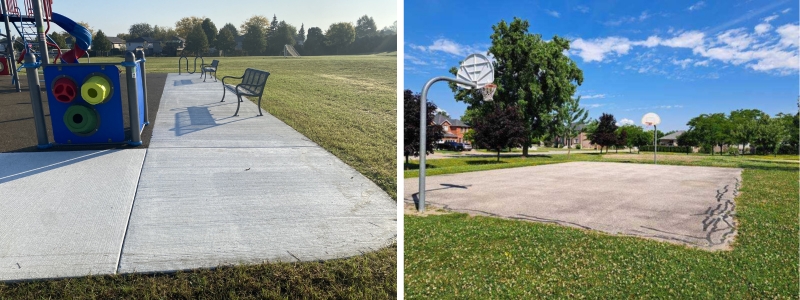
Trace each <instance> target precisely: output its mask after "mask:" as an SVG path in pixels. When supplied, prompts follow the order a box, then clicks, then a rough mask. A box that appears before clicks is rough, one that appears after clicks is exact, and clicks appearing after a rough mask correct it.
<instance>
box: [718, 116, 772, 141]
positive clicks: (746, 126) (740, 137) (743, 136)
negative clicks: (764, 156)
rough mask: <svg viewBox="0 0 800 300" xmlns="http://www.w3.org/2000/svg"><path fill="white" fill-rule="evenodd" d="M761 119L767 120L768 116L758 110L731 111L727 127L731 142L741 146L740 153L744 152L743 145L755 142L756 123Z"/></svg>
mask: <svg viewBox="0 0 800 300" xmlns="http://www.w3.org/2000/svg"><path fill="white" fill-rule="evenodd" d="M762 118H769V116H768V115H767V114H766V113H764V112H763V111H760V110H758V109H739V110H735V111H732V112H731V114H730V116H729V117H728V119H729V121H730V125H731V126H730V127H729V129H730V133H729V137H730V139H731V142H734V143H737V144H740V145H742V151H744V145H746V144H748V143H749V144H753V143H754V142H755V137H756V131H757V130H758V122H759V120H760V119H762Z"/></svg>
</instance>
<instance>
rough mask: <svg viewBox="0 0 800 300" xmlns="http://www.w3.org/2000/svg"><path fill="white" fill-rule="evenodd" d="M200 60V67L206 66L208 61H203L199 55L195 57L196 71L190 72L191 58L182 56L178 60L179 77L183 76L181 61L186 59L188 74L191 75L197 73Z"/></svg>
mask: <svg viewBox="0 0 800 300" xmlns="http://www.w3.org/2000/svg"><path fill="white" fill-rule="evenodd" d="M198 58H199V59H200V66H202V65H205V64H206V61H205V60H204V59H203V57H202V56H199V55H198V56H195V57H194V69H193V70H192V71H191V72H189V58H188V57H186V56H181V57H180V58H178V75H181V61H183V59H186V73H189V74H194V73H197V59H198Z"/></svg>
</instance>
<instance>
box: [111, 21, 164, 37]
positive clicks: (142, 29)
mask: <svg viewBox="0 0 800 300" xmlns="http://www.w3.org/2000/svg"><path fill="white" fill-rule="evenodd" d="M98 33H99V31H98ZM151 36H153V27H152V26H150V24H147V23H136V24H133V25H131V27H130V28H128V37H129V38H131V39H135V38H139V37H151Z"/></svg>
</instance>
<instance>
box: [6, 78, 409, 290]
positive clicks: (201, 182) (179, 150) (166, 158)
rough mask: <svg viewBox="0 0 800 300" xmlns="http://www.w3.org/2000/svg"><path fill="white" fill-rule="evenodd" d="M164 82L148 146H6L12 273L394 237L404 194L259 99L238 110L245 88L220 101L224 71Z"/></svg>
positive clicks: (194, 261)
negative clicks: (389, 189)
mask: <svg viewBox="0 0 800 300" xmlns="http://www.w3.org/2000/svg"><path fill="white" fill-rule="evenodd" d="M154 81H155V80H151V76H150V74H148V82H149V83H151V82H154ZM161 82H162V84H163V97H156V96H155V95H153V93H152V92H150V89H149V88H150V87H148V91H149V97H150V99H154V98H155V99H160V100H161V102H160V103H157V102H154V101H156V100H155V99H154V100H151V101H150V107H158V109H157V113H151V122H152V124H154V126H150V127H152V138H151V139H150V143H149V147H148V148H144V147H139V148H134V149H123V150H119V149H114V150H92V151H70V152H43V153H0V164H2V165H3V166H8V168H3V169H2V170H0V195H14V197H13V198H12V197H0V240H2V241H3V242H2V243H0V280H24V279H37V278H55V277H73V276H83V275H89V274H114V273H128V272H161V271H175V270H185V269H194V268H208V267H216V266H220V265H230V264H239V263H261V262H265V261H312V260H321V259H331V258H340V257H348V256H354V255H359V254H362V253H364V252H368V251H372V250H376V249H379V248H381V247H385V246H388V245H390V244H391V243H393V241H394V239H395V238H396V234H397V233H396V224H397V220H396V203H395V202H394V201H393V200H392V199H391V198H390V197H389V196H388V195H387V194H386V193H385V192H384V191H383V190H381V189H380V188H379V187H378V186H377V185H375V184H374V183H373V182H372V181H370V180H368V179H367V178H365V177H364V176H363V175H361V174H360V173H359V172H357V171H355V170H353V169H352V168H351V167H350V166H348V165H347V164H345V163H343V162H342V161H340V160H339V159H338V158H336V157H335V156H333V155H332V154H330V153H329V152H327V151H326V150H325V149H323V148H321V147H320V146H318V145H317V144H315V143H313V142H311V141H310V140H309V139H307V138H306V137H304V136H303V135H302V134H300V133H298V132H297V131H295V130H294V129H292V128H291V127H289V126H287V125H286V124H284V123H283V122H281V121H280V120H278V119H276V118H274V117H273V116H271V115H269V114H268V113H266V112H264V116H261V117H256V115H257V114H258V108H257V107H256V105H255V104H254V103H252V102H250V101H247V100H245V101H244V102H242V104H241V105H242V107H241V110H240V111H239V116H238V117H232V115H233V112H234V111H235V109H236V97H235V96H232V95H230V93H228V95H227V96H226V101H225V102H222V103H220V102H219V99H220V98H221V97H222V86H221V83H219V82H213V81H208V82H202V79H198V74H191V75H189V74H185V75H177V74H169V75H167V76H165V80H163V81H161ZM22 94H24V95H25V96H27V93H22ZM5 95H8V94H3V96H4V99H5ZM25 98H26V97H25ZM25 98H23V99H25ZM4 101H5V100H4ZM20 102H21V101H20ZM27 102H28V103H29V102H30V101H29V100H28V101H27ZM154 103H156V104H154ZM20 106H22V105H21V104H20ZM26 107H27V108H28V110H30V106H26ZM45 107H46V106H45ZM153 116H155V118H154V117H153ZM153 118H154V120H153ZM31 123H32V122H31ZM0 126H3V124H0ZM19 126H21V125H19ZM29 127H30V128H27V129H25V130H27V131H26V132H29V133H30V134H33V128H32V127H33V125H32V124H30V126H29ZM143 139H144V136H143ZM33 143H35V140H34V141H33ZM30 145H32V144H31V143H27V144H25V146H30ZM7 148H14V149H17V148H21V147H16V146H10V147H7ZM4 149H5V148H4ZM4 151H8V150H4ZM26 155H27V156H26ZM23 156H25V157H23ZM98 166H102V167H98ZM46 182H58V185H57V186H56V187H53V188H46V189H45V188H42V187H43V183H46Z"/></svg>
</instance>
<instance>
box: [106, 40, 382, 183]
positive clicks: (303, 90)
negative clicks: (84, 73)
mask: <svg viewBox="0 0 800 300" xmlns="http://www.w3.org/2000/svg"><path fill="white" fill-rule="evenodd" d="M392 54H393V53H384V54H378V55H349V56H307V57H299V58H291V59H288V58H283V57H277V56H257V57H207V58H205V62H206V63H207V64H210V63H211V60H213V59H217V60H219V74H218V75H219V78H222V77H224V76H242V74H243V73H244V70H245V69H246V68H255V69H261V70H265V71H268V72H270V77H269V80H267V86H266V89H265V90H264V98H263V100H262V102H261V105H262V107H263V108H264V109H265V110H266V111H268V112H269V113H270V114H272V115H273V116H275V117H277V118H278V119H280V120H281V121H283V122H285V123H286V124H288V125H289V126H291V127H292V128H294V129H295V130H297V131H298V132H300V133H302V134H303V135H305V136H307V137H308V138H309V139H311V140H312V141H314V142H315V143H317V144H319V145H320V146H322V147H323V148H325V149H326V150H328V151H330V152H331V153H332V154H333V155H336V157H338V158H339V159H341V160H342V161H344V162H345V163H347V164H348V165H350V166H352V167H353V168H354V169H356V170H358V171H359V172H361V174H364V176H366V177H367V178H369V179H370V180H372V181H373V182H375V183H376V184H377V185H378V186H380V187H381V188H382V189H383V190H384V191H386V193H388V194H389V195H390V196H391V197H392V198H396V192H397V178H396V177H397V171H396V170H397V57H396V53H394V55H392ZM121 60H122V59H121V58H119V57H94V58H92V63H97V62H120V61H121ZM189 63H190V66H189V70H190V71H191V70H192V69H193V66H194V65H193V64H194V58H190V59H189ZM197 64H198V65H197V67H198V70H199V68H200V60H198V61H197ZM184 65H185V64H184ZM146 67H147V72H150V73H177V72H178V58H176V57H150V58H147V65H146ZM184 70H185V69H184ZM184 74H185V71H184ZM196 75H197V76H198V77H200V73H199V72H198V73H196ZM209 80H211V79H210V78H209ZM225 82H226V83H238V81H236V80H226V81H225Z"/></svg>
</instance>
